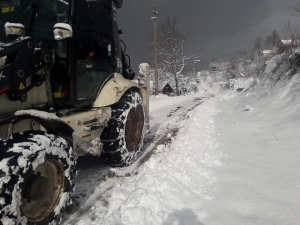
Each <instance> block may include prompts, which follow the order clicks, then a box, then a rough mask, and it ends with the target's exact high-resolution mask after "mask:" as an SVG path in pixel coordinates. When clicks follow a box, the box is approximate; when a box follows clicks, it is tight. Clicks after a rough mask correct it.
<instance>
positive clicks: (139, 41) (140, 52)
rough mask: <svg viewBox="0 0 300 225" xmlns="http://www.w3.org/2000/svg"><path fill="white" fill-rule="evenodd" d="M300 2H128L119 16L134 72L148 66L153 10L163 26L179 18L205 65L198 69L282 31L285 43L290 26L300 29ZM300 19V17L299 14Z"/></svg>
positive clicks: (191, 48) (189, 43) (188, 48)
mask: <svg viewBox="0 0 300 225" xmlns="http://www.w3.org/2000/svg"><path fill="white" fill-rule="evenodd" d="M297 1H299V2H300V0H124V4H123V7H122V8H121V9H119V10H118V15H119V16H118V19H119V26H120V29H122V30H123V32H124V34H123V35H122V36H121V39H122V40H123V41H125V43H126V45H127V54H129V55H130V57H131V64H132V67H133V69H134V70H135V71H136V72H137V68H138V65H139V64H140V63H141V62H146V61H147V54H148V51H149V37H152V33H153V21H152V20H151V19H150V18H151V17H152V7H153V5H154V4H155V5H156V7H157V11H158V12H159V14H158V22H165V21H166V17H167V16H169V17H171V18H174V17H176V18H177V21H178V29H179V30H180V31H182V33H183V34H184V35H185V36H186V38H187V41H186V46H185V49H186V52H187V53H192V52H196V53H197V54H198V55H199V56H200V59H201V62H200V63H198V64H197V69H203V68H206V66H207V65H208V63H209V62H210V61H211V60H212V59H213V58H219V57H221V56H223V55H229V56H231V55H234V54H235V53H237V52H238V51H243V50H246V51H247V50H249V49H251V48H252V46H253V42H254V41H255V40H256V39H257V38H258V37H261V38H262V40H263V41H264V40H265V37H266V36H267V35H269V34H271V32H272V31H273V30H274V29H276V30H277V31H278V33H279V34H280V36H281V37H282V39H284V37H283V30H284V28H285V27H286V25H287V23H288V21H290V22H291V24H292V25H294V26H298V24H300V17H295V16H293V15H292V14H293V13H292V11H291V10H289V8H290V7H293V6H295V5H296V3H297ZM299 15H300V14H299Z"/></svg>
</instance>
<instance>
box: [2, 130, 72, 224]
mask: <svg viewBox="0 0 300 225" xmlns="http://www.w3.org/2000/svg"><path fill="white" fill-rule="evenodd" d="M0 157H1V158H0V159H1V161H0V188H1V190H0V206H1V207H0V224H7V225H10V224H11V225H16V224H18V225H19V224H22V225H24V224H38V225H40V224H58V223H59V222H60V221H61V219H62V213H63V211H64V210H65V209H66V208H67V207H68V206H69V205H70V204H71V199H70V194H71V193H73V191H74V187H75V185H74V184H73V181H74V179H75V177H76V168H75V164H76V157H75V155H74V153H73V150H72V147H70V145H69V144H68V143H67V142H66V140H64V139H63V138H60V137H57V136H55V135H51V134H46V133H44V132H41V131H37V132H35V131H27V132H24V133H23V134H20V133H16V134H13V137H12V138H11V139H8V140H6V141H4V142H3V143H2V144H0Z"/></svg>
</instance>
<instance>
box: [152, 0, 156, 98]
mask: <svg viewBox="0 0 300 225" xmlns="http://www.w3.org/2000/svg"><path fill="white" fill-rule="evenodd" d="M157 14H158V12H157V11H156V6H155V5H153V17H152V18H151V19H152V20H153V23H154V67H155V68H154V70H155V95H158V71H157V34H156V19H157Z"/></svg>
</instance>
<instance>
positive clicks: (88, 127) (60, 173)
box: [0, 0, 147, 224]
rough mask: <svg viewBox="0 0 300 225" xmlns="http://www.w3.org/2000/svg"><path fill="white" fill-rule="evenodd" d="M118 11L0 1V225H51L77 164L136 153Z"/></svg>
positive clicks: (138, 101)
mask: <svg viewBox="0 0 300 225" xmlns="http://www.w3.org/2000/svg"><path fill="white" fill-rule="evenodd" d="M122 3H123V0H98V1H79V0H77V1H75V0H74V1H71V0H43V1H39V0H33V1H32V0H12V1H11V0H10V1H8V0H4V1H3V0H0V7H1V8H2V13H1V14H0V41H1V42H0V138H1V141H0V205H1V207H0V224H1V223H3V224H55V223H57V222H59V221H60V220H61V216H62V211H63V210H64V209H66V208H67V207H68V205H69V204H70V193H71V192H72V191H73V189H74V184H73V180H74V178H75V175H76V169H75V165H76V157H77V156H80V155H85V154H91V155H94V156H100V155H103V156H104V158H105V159H107V161H108V162H109V163H111V164H113V165H118V166H124V165H130V164H131V163H132V162H133V161H134V160H135V159H136V158H137V156H138V154H139V153H140V151H141V148H142V144H143V137H144V132H145V129H144V128H145V126H144V125H145V124H144V123H145V119H146V115H145V111H146V107H147V105H146V101H147V100H146V99H147V94H146V91H145V89H143V88H142V87H140V86H139V85H138V84H137V83H136V82H133V81H131V80H132V79H133V78H134V76H135V74H134V72H133V71H132V70H131V68H130V65H128V63H127V60H126V56H127V55H126V56H125V53H124V51H123V50H122V49H121V46H120V39H119V33H120V31H119V30H118V23H117V14H116V8H120V7H121V6H122ZM1 27H2V28H3V29H1ZM53 36H54V38H53Z"/></svg>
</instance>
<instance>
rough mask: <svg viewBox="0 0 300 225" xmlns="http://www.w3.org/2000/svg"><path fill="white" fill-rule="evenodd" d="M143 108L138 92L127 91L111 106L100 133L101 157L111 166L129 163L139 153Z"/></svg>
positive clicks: (143, 131) (141, 137)
mask: <svg viewBox="0 0 300 225" xmlns="http://www.w3.org/2000/svg"><path fill="white" fill-rule="evenodd" d="M144 126H145V109H144V105H143V101H142V97H141V95H140V94H139V93H138V92H135V91H127V92H126V93H125V94H124V95H123V96H122V98H121V99H120V101H119V102H118V103H116V104H114V105H113V106H112V117H111V119H110V121H109V122H108V126H107V128H105V130H104V131H103V133H102V134H101V141H102V143H103V153H102V154H101V155H102V157H103V158H104V159H105V160H107V161H108V162H109V163H110V164H111V165H113V166H128V165H131V164H132V163H133V162H134V161H135V160H136V159H137V157H138V156H139V154H140V153H141V150H142V147H143V139H144V134H145V129H144Z"/></svg>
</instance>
